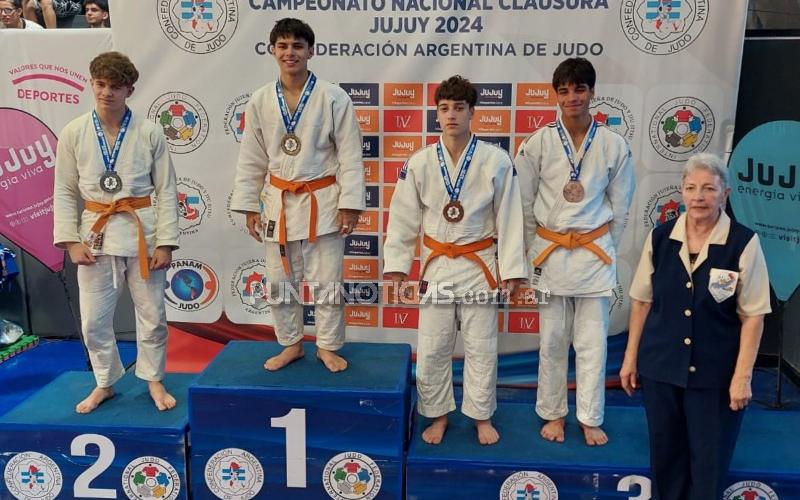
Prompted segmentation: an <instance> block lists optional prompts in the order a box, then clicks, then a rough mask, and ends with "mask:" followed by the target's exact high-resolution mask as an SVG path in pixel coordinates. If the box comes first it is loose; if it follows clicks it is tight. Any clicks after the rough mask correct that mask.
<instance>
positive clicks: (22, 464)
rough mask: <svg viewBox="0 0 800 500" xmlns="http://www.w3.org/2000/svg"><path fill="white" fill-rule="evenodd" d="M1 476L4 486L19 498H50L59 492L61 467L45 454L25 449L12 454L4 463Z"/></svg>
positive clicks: (56, 495) (43, 499) (49, 499)
mask: <svg viewBox="0 0 800 500" xmlns="http://www.w3.org/2000/svg"><path fill="white" fill-rule="evenodd" d="M3 476H4V477H5V481H6V487H7V488H8V491H9V493H11V494H12V495H14V498H18V499H20V500H23V499H25V500H27V499H37V500H39V499H41V500H52V499H54V498H56V497H58V494H59V493H61V486H62V485H63V478H62V476H61V469H59V468H58V465H57V464H56V463H55V462H54V461H53V460H52V459H51V458H50V457H48V456H47V455H42V454H41V453H37V452H35V451H25V452H22V453H18V454H16V455H14V458H12V459H11V460H9V462H8V464H6V469H5V471H4V474H3Z"/></svg>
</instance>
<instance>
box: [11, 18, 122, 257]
mask: <svg viewBox="0 0 800 500" xmlns="http://www.w3.org/2000/svg"><path fill="white" fill-rule="evenodd" d="M0 47H2V51H3V57H2V58H1V59H0V67H2V70H3V75H4V77H3V80H2V82H0V234H2V235H3V236H5V237H6V238H8V239H9V240H11V241H13V242H14V243H15V244H16V245H19V246H20V247H22V248H23V249H24V250H25V251H26V252H28V253H30V254H31V255H33V256H34V257H36V258H37V259H38V260H40V261H41V262H42V263H43V264H44V265H46V266H47V267H48V268H50V269H51V270H53V271H59V270H61V268H62V267H63V266H64V252H63V251H62V250H59V249H57V248H56V247H54V246H53V179H54V174H55V170H54V169H53V167H54V166H55V152H56V145H57V142H58V139H57V134H58V133H60V132H61V129H62V128H63V127H64V125H66V124H67V123H68V122H69V121H70V120H72V119H73V118H76V117H77V116H78V115H80V114H81V113H86V112H87V111H90V110H91V109H92V108H93V106H94V99H93V98H92V90H91V87H90V85H89V61H91V60H92V58H93V57H94V56H96V55H97V54H99V53H100V52H103V51H106V50H109V49H110V48H111V30H108V29H98V30H88V29H82V30H78V29H76V30H58V31H47V32H45V31H29V30H8V29H6V30H0Z"/></svg>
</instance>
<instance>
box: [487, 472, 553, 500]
mask: <svg viewBox="0 0 800 500" xmlns="http://www.w3.org/2000/svg"><path fill="white" fill-rule="evenodd" d="M500 500H558V489H557V488H556V484H555V483H554V482H553V480H552V479H550V478H549V477H547V476H546V475H544V474H542V473H541V472H536V471H520V472H515V473H514V474H511V475H510V476H508V478H506V480H505V481H503V485H502V486H501V487H500Z"/></svg>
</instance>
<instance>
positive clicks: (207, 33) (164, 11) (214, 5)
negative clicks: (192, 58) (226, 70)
mask: <svg viewBox="0 0 800 500" xmlns="http://www.w3.org/2000/svg"><path fill="white" fill-rule="evenodd" d="M155 4H156V13H157V15H158V24H159V25H160V26H161V31H163V32H164V35H166V37H167V38H169V40H170V41H171V42H172V43H174V44H175V45H176V46H177V47H179V48H181V49H183V50H185V51H186V52H191V53H193V54H208V53H209V52H214V51H216V50H219V49H221V48H222V47H223V46H225V44H226V43H228V41H230V39H231V38H232V37H233V34H234V33H235V32H236V25H237V24H239V5H238V2H237V0H159V1H158V2H155Z"/></svg>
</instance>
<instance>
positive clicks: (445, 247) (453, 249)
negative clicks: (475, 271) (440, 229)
mask: <svg viewBox="0 0 800 500" xmlns="http://www.w3.org/2000/svg"><path fill="white" fill-rule="evenodd" d="M422 242H423V243H424V244H425V246H426V247H428V248H430V249H431V250H432V252H431V253H430V255H428V258H427V259H425V264H424V265H423V266H422V271H420V273H419V276H420V279H422V278H423V277H424V276H425V269H427V267H428V264H430V263H431V261H432V260H433V259H435V258H436V257H449V258H451V259H456V258H458V257H465V258H467V259H469V260H471V261H472V262H474V263H476V264H478V265H479V266H480V267H481V270H482V271H483V275H484V276H485V277H486V282H487V283H489V286H490V287H491V288H492V290H494V289H496V288H497V280H496V279H495V278H494V275H493V274H492V272H491V271H489V268H488V267H487V266H486V263H485V262H483V259H481V258H480V257H478V255H477V254H476V253H475V252H477V251H479V250H485V249H487V248H491V246H492V245H493V244H494V240H493V239H492V238H491V237H489V238H486V239H484V240H480V241H476V242H474V243H467V244H466V245H456V244H453V243H442V242H440V241H436V240H434V239H433V238H431V237H430V236H428V235H427V234H426V235H425V237H424V238H423V240H422Z"/></svg>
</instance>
